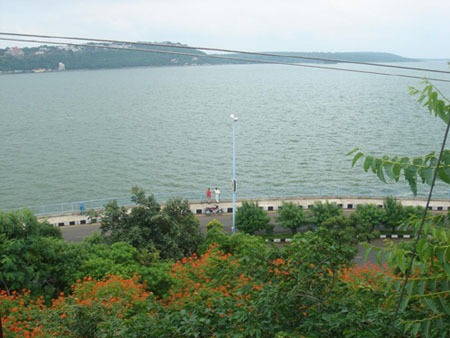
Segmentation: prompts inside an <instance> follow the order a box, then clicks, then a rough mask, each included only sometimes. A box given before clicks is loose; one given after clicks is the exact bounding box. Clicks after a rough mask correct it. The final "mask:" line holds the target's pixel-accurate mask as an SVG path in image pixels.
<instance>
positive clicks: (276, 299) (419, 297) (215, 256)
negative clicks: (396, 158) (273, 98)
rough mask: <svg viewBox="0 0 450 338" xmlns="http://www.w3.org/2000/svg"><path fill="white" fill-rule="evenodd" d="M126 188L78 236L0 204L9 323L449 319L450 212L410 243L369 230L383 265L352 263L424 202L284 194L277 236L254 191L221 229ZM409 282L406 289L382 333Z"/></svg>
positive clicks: (190, 331)
mask: <svg viewBox="0 0 450 338" xmlns="http://www.w3.org/2000/svg"><path fill="white" fill-rule="evenodd" d="M445 107H446V108H445V109H446V110H445V111H446V112H448V113H449V114H450V109H449V106H448V105H446V106H445ZM361 156H363V155H360V156H359V157H361ZM404 163H405V165H409V166H411V165H416V164H414V163H413V164H411V163H409V164H406V162H404ZM447 165H448V163H445V166H447ZM383 168H385V166H383ZM433 170H434V169H433ZM439 170H440V169H439ZM406 175H410V173H408V174H406ZM408 177H409V178H408ZM410 178H411V177H410V176H407V177H406V179H407V180H408V179H410ZM412 186H414V184H412ZM132 198H133V201H134V202H135V203H136V207H135V208H133V209H132V210H131V212H128V211H127V210H125V209H123V208H120V207H118V206H117V204H116V203H110V204H108V205H107V206H106V208H105V213H104V215H102V225H101V234H94V235H93V236H91V237H89V238H87V239H85V240H84V241H83V242H81V243H68V242H66V241H64V240H63V239H62V237H61V232H60V230H59V229H58V228H54V227H52V226H51V225H49V224H47V223H45V222H44V223H39V222H38V221H37V219H36V217H35V216H34V215H33V214H32V213H31V212H30V211H28V210H22V211H18V212H14V213H3V212H0V318H1V324H2V327H3V336H5V337H52V336H58V337H59V336H62V337H113V336H120V337H279V338H280V337H382V336H389V335H390V333H391V334H392V336H393V337H417V336H420V337H447V336H448V334H449V332H450V312H449V306H448V296H449V291H450V290H449V277H450V263H449V262H450V244H449V241H450V227H449V224H450V223H449V217H448V215H445V214H440V215H437V216H434V217H428V218H427V220H426V223H425V226H424V227H423V230H422V237H421V239H420V241H419V242H418V245H417V248H416V249H417V250H415V249H414V246H413V243H412V242H411V241H404V242H401V243H398V244H396V243H393V242H390V243H389V244H388V246H387V247H385V248H378V247H373V246H372V245H370V244H368V243H367V244H366V247H367V251H366V256H367V255H368V254H369V252H370V250H374V251H375V252H376V257H377V260H378V263H379V264H377V265H374V264H368V265H364V266H355V265H354V264H353V263H352V262H353V259H354V257H355V254H356V245H357V243H358V242H361V241H370V240H371V239H372V238H373V237H374V236H376V234H377V231H379V230H380V229H381V228H387V229H389V231H397V229H400V230H402V231H404V230H405V229H410V231H412V232H413V233H416V231H417V230H418V229H419V225H420V221H421V218H420V217H421V214H422V212H423V211H424V210H423V209H419V208H409V207H406V208H405V207H403V206H401V204H399V203H398V202H397V201H395V200H394V199H387V200H386V202H385V207H384V208H379V207H378V206H373V205H363V206H358V208H357V209H356V211H355V212H354V213H353V214H352V215H351V216H350V217H348V218H347V217H345V216H344V215H343V213H342V209H341V208H340V207H339V206H337V205H335V204H333V203H328V202H327V203H317V204H315V205H314V206H313V207H312V208H311V210H310V211H306V210H302V209H301V208H299V207H298V206H295V205H293V204H289V203H284V204H283V207H282V209H281V212H280V216H279V219H278V221H279V222H280V224H281V225H282V226H283V227H285V228H286V229H289V230H290V231H291V232H292V233H295V235H294V236H293V239H292V241H291V243H290V244H289V245H285V246H283V247H282V248H277V247H275V246H273V245H271V244H267V243H266V242H265V241H264V240H263V239H262V238H261V237H259V236H255V235H253V234H254V233H255V232H258V231H261V230H263V231H266V230H267V231H269V232H270V231H271V229H272V228H271V226H270V222H269V221H268V218H267V215H266V213H265V212H264V211H263V210H262V209H261V208H259V206H258V205H257V203H254V204H251V203H248V204H246V205H243V207H242V209H240V210H239V211H238V213H237V214H238V215H240V216H239V223H238V224H239V227H238V228H239V229H240V230H241V232H240V233H237V234H235V235H232V236H229V235H227V234H226V233H225V232H224V231H223V229H222V224H220V222H218V221H217V220H213V221H212V222H211V223H210V224H209V225H208V226H207V233H206V235H205V236H202V235H201V234H200V232H199V227H198V221H197V220H196V218H195V217H194V216H193V215H192V214H191V213H190V211H189V204H188V201H186V200H180V199H172V200H169V201H168V202H167V204H166V207H165V208H162V209H161V208H160V206H159V205H158V204H157V203H156V202H155V200H154V198H153V196H151V195H150V196H147V195H146V194H145V192H144V191H143V190H142V189H140V188H137V187H135V188H133V190H132ZM301 229H302V231H299V230H301ZM411 255H414V257H415V259H414V261H413V265H412V270H411V273H410V278H409V280H408V282H407V283H406V282H405V275H406V274H407V273H408V264H409V257H411ZM382 259H384V261H385V262H386V264H385V265H383V266H381V260H382ZM405 283H406V284H405ZM403 285H404V286H405V288H404V290H405V295H406V296H405V297H403V301H402V302H401V303H400V304H399V308H398V310H399V312H398V319H397V321H396V322H395V325H394V326H393V329H392V332H390V323H391V322H392V318H393V316H394V313H395V312H396V309H397V303H398V300H399V298H400V293H401V290H402V288H403Z"/></svg>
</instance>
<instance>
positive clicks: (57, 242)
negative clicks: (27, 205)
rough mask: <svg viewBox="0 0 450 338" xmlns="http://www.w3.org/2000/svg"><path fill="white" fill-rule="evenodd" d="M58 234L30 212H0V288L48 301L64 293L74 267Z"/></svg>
mask: <svg viewBox="0 0 450 338" xmlns="http://www.w3.org/2000/svg"><path fill="white" fill-rule="evenodd" d="M68 247H69V245H68V244H67V243H66V242H65V241H64V240H63V239H62V237H61V231H60V230H59V229H58V228H55V227H53V226H52V225H50V224H48V223H46V222H42V223H41V222H39V221H38V220H37V218H36V216H34V214H33V213H32V212H31V211H30V210H26V209H24V210H20V211H16V212H10V213H4V212H0V288H2V289H4V290H6V291H7V292H12V291H19V290H22V289H28V290H32V291H33V292H34V293H36V294H38V295H45V296H47V297H48V298H50V297H52V296H54V295H55V294H57V293H58V292H60V291H64V290H66V289H67V285H68V283H69V280H70V275H71V271H72V269H73V268H75V267H76V266H77V265H78V263H77V261H76V256H73V255H72V254H71V252H70V250H68Z"/></svg>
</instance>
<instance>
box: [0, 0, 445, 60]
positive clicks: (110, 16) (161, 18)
mask: <svg viewBox="0 0 450 338" xmlns="http://www.w3.org/2000/svg"><path fill="white" fill-rule="evenodd" d="M449 13H450V0H421V1H417V0H370V1H366V0H277V1H273V0H259V1H258V0H226V1H225V0H220V1H219V0H147V1H143V0H90V1H87V0H75V1H69V0H66V1H64V0H37V1H36V0H0V32H14V33H30V34H46V35H62V36H78V37H90V38H105V39H117V40H129V41H151V42H154V41H158V42H161V41H171V42H181V43H185V44H188V45H191V46H203V47H216V48H229V49H240V50H247V51H295V52H312V51H317V52H352V51H371V52H389V53H394V54H398V55H401V56H405V57H412V58H450V24H449ZM7 46H9V47H11V46H21V47H23V46H36V44H31V45H30V44H28V45H24V44H21V43H17V42H7V41H0V48H5V47H7Z"/></svg>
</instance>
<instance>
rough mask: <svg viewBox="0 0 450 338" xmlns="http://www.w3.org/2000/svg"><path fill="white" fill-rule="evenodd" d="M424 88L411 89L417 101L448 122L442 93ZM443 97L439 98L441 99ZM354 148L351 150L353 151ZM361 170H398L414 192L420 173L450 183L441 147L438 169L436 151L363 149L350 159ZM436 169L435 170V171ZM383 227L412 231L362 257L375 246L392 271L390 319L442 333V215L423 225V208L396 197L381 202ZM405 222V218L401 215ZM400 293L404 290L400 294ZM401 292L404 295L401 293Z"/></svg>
mask: <svg viewBox="0 0 450 338" xmlns="http://www.w3.org/2000/svg"><path fill="white" fill-rule="evenodd" d="M425 84H426V85H425V88H424V89H423V90H422V91H418V90H417V89H415V88H410V93H411V94H413V95H416V94H420V97H419V99H418V101H419V102H420V103H422V104H423V105H424V106H426V107H428V111H429V112H430V113H431V114H434V115H435V116H436V117H439V118H441V119H442V120H443V121H444V122H445V123H448V122H449V118H450V105H449V100H448V99H446V98H445V97H444V96H443V95H442V93H440V92H439V90H437V89H436V88H435V87H433V85H431V84H430V83H428V82H425ZM440 97H441V98H442V99H441V98H440ZM357 150H358V149H357V148H356V149H355V150H354V151H352V152H351V153H353V152H355V151H357ZM364 157H365V160H364V169H365V170H366V172H367V171H368V170H369V169H371V170H372V172H373V173H375V174H377V175H378V177H379V178H380V179H381V180H382V181H386V180H385V175H386V176H388V177H389V178H392V179H394V180H395V181H398V180H399V179H400V176H401V173H402V172H403V175H404V177H405V179H406V180H407V181H408V183H409V186H410V188H411V190H412V192H413V193H414V194H417V182H418V177H420V178H421V179H422V183H426V184H431V183H432V178H433V176H434V174H435V173H437V176H436V177H437V178H438V179H440V180H441V181H443V182H445V183H447V184H449V183H450V179H449V177H450V176H449V173H450V172H449V170H450V152H449V151H448V150H445V151H444V153H443V158H442V163H441V164H440V165H439V167H437V157H436V154H434V153H431V154H429V155H426V156H424V157H422V158H419V157H418V158H414V159H409V158H408V157H403V158H398V157H393V158H389V157H387V156H383V157H381V158H376V157H372V156H365V155H364V154H363V153H362V152H358V153H356V155H354V157H353V163H352V165H354V164H355V163H356V162H357V161H358V159H360V158H364ZM436 170H437V171H436ZM385 209H386V215H387V225H388V226H391V227H392V228H393V229H395V228H396V227H398V226H402V227H405V228H406V227H407V228H413V229H415V232H416V233H415V240H414V241H412V242H402V243H400V244H396V243H394V242H392V241H391V242H390V243H389V245H388V246H387V247H384V248H379V247H374V246H371V245H367V250H366V253H365V256H366V257H367V255H368V254H369V252H370V251H371V250H372V249H374V250H375V251H376V257H377V260H378V263H379V264H380V265H381V261H382V258H384V259H385V261H386V262H387V264H388V265H389V267H390V269H391V271H392V273H391V274H386V276H385V281H386V286H385V288H386V290H387V291H388V293H387V295H388V296H389V297H388V298H387V302H386V304H384V305H383V306H384V307H386V308H391V307H396V306H397V304H398V306H399V307H398V309H399V318H398V320H397V322H396V323H393V324H394V325H395V326H394V330H401V331H403V335H407V336H414V337H416V336H419V335H420V336H425V337H446V336H448V334H449V332H450V324H449V323H450V311H449V304H448V294H449V292H450V289H449V285H450V264H449V262H450V227H449V224H448V219H447V218H446V217H445V216H443V215H438V216H437V217H436V218H434V219H433V218H431V217H428V218H427V219H426V220H425V222H424V223H423V225H422V217H423V214H422V217H421V218H418V217H417V214H418V213H419V212H420V211H422V212H423V213H424V212H426V211H425V210H423V209H418V208H403V207H402V206H401V205H400V204H399V203H397V202H396V201H395V200H394V199H388V200H386V202H385ZM408 216H409V220H408V221H406V222H405V217H408ZM403 292H404V293H403ZM402 294H404V296H401V295H402Z"/></svg>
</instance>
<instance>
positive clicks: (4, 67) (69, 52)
mask: <svg viewBox="0 0 450 338" xmlns="http://www.w3.org/2000/svg"><path fill="white" fill-rule="evenodd" d="M166 43H167V42H166ZM168 44H171V45H177V46H178V47H184V46H186V45H182V44H179V43H177V44H174V43H168ZM105 45H107V44H105ZM113 46H115V47H132V48H141V49H142V48H147V49H153V50H155V49H158V50H165V51H172V52H185V53H190V54H195V55H189V56H188V55H176V54H161V53H148V52H142V51H121V50H117V49H104V48H96V47H92V46H88V45H86V46H82V47H80V46H68V47H59V46H58V47H55V46H40V47H33V48H23V49H19V48H11V49H8V48H7V49H0V72H18V71H25V72H28V71H33V70H34V71H44V70H46V71H49V70H57V69H58V65H60V63H62V64H64V67H65V69H66V70H73V69H100V68H122V67H146V66H187V65H206V64H229V63H252V61H251V60H250V59H259V60H264V61H267V60H276V61H284V62H318V63H323V62H322V61H313V60H301V59H293V58H289V57H288V56H291V55H297V56H299V55H300V56H309V57H322V58H333V59H341V60H352V61H370V62H401V61H414V60H412V59H407V58H404V57H401V56H398V55H394V54H389V53H371V52H357V53H317V52H314V53H293V52H282V53H280V52H277V54H282V55H285V56H286V57H284V58H283V57H282V58H275V57H261V56H253V55H241V54H227V55H226V56H231V57H239V58H244V59H247V60H248V61H245V62H239V61H233V60H223V59H217V58H210V57H205V56H206V55H207V54H205V53H204V52H201V51H199V50H193V49H188V48H186V49H185V48H175V47H153V46H147V47H146V46H142V45H113ZM215 55H219V54H215ZM224 56H225V55H224Z"/></svg>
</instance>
